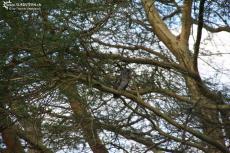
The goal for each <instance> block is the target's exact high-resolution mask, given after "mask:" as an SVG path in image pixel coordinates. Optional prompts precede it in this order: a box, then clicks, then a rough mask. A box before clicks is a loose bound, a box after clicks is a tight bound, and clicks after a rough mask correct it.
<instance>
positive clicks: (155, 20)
mask: <svg viewBox="0 0 230 153" xmlns="http://www.w3.org/2000/svg"><path fill="white" fill-rule="evenodd" d="M142 3H143V6H144V9H145V12H146V15H147V17H148V20H149V23H150V25H151V26H152V28H153V31H154V33H155V34H156V35H157V37H158V38H159V39H160V40H162V42H163V43H164V44H165V45H166V46H167V47H168V48H169V49H170V51H171V52H172V53H173V54H174V55H175V56H176V57H178V56H177V54H178V51H177V46H178V45H177V41H176V37H175V36H174V35H173V34H172V33H171V31H170V30H169V29H168V27H167V26H166V24H165V23H164V22H163V20H162V19H161V17H160V15H159V13H158V12H157V10H156V8H155V6H154V2H153V1H152V0H142Z"/></svg>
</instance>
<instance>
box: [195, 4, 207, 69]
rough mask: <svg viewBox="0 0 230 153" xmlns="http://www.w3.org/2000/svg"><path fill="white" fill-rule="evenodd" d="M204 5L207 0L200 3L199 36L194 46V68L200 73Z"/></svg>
mask: <svg viewBox="0 0 230 153" xmlns="http://www.w3.org/2000/svg"><path fill="white" fill-rule="evenodd" d="M204 3H205V0H201V1H200V6H199V17H198V27H197V35H196V42H195V44H194V57H193V66H194V69H195V70H196V72H198V63H197V61H198V55H199V48H200V41H201V37H202V29H203V16H204Z"/></svg>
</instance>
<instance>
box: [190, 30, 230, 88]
mask: <svg viewBox="0 0 230 153" xmlns="http://www.w3.org/2000/svg"><path fill="white" fill-rule="evenodd" d="M196 29H197V26H193V33H194V36H195V34H196ZM194 39H196V37H194V38H193V37H192V36H191V37H190V49H192V47H193V44H194ZM200 48H201V49H200V50H201V54H199V61H198V64H199V71H200V74H201V76H202V78H210V77H211V78H212V81H214V82H216V83H220V82H221V83H224V84H225V85H228V86H229V85H230V33H228V32H219V33H210V32H207V31H206V30H203V33H202V40H201V46H200ZM202 53H205V54H207V55H210V56H204V55H202ZM218 53H222V54H219V55H217V54H218ZM210 81H211V80H210Z"/></svg>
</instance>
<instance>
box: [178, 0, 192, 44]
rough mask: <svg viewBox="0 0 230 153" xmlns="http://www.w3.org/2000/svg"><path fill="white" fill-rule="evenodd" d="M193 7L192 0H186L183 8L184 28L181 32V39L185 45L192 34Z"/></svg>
mask: <svg viewBox="0 0 230 153" xmlns="http://www.w3.org/2000/svg"><path fill="white" fill-rule="evenodd" d="M191 8H192V0H184V4H183V10H182V29H181V34H180V41H181V43H182V44H184V45H186V46H187V45H188V39H189V36H190V29H191V23H192V18H191Z"/></svg>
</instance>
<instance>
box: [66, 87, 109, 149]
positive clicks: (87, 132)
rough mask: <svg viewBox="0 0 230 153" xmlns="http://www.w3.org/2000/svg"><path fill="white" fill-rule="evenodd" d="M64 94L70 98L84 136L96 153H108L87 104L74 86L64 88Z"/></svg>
mask: <svg viewBox="0 0 230 153" xmlns="http://www.w3.org/2000/svg"><path fill="white" fill-rule="evenodd" d="M62 91H63V93H64V94H65V95H66V96H67V97H68V99H69V103H70V106H71V109H72V111H73V112H74V115H75V117H76V119H77V121H79V122H80V123H79V125H80V127H81V130H82V131H83V136H84V138H85V140H86V141H87V143H88V144H89V146H90V148H91V150H92V151H93V152H94V153H108V151H107V149H106V147H105V146H104V144H102V141H101V140H100V137H99V135H98V133H97V129H96V125H95V124H94V118H93V116H92V115H91V114H90V113H89V111H88V110H87V106H86V102H85V101H83V100H82V99H81V97H80V95H79V94H78V93H77V91H76V89H75V87H74V85H69V86H68V87H63V90H62Z"/></svg>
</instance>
